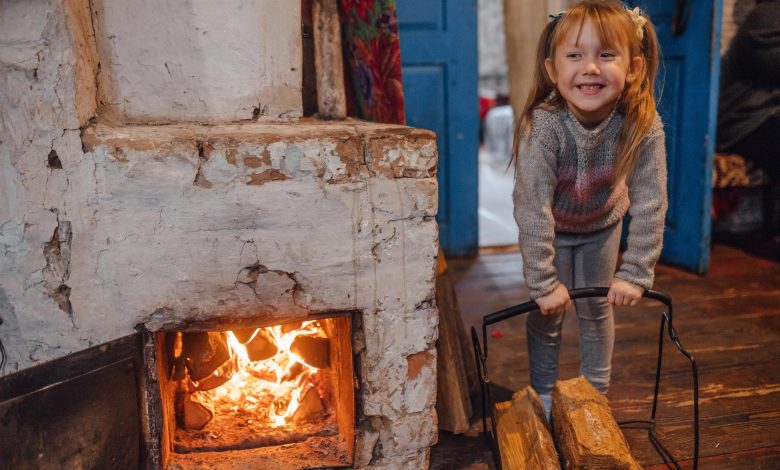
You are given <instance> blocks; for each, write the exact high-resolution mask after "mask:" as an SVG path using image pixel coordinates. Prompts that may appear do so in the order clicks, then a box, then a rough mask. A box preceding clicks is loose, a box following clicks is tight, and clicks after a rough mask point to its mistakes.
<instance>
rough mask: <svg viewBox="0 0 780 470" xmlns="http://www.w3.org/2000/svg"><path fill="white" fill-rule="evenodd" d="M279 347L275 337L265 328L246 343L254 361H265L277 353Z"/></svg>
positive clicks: (250, 356) (248, 352) (248, 353)
mask: <svg viewBox="0 0 780 470" xmlns="http://www.w3.org/2000/svg"><path fill="white" fill-rule="evenodd" d="M278 351H279V348H278V347H277V346H276V343H275V342H274V340H273V338H272V337H271V335H270V334H268V332H266V331H265V330H260V331H258V332H257V334H256V335H255V337H254V338H252V341H250V342H249V344H247V345H246V352H247V355H248V356H249V359H250V360H252V361H265V360H266V359H270V358H272V357H274V356H275V355H276V353H277V352H278Z"/></svg>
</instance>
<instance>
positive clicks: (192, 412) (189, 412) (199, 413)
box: [182, 397, 214, 431]
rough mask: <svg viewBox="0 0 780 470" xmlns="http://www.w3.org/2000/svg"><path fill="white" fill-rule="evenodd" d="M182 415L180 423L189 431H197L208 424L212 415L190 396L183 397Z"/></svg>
mask: <svg viewBox="0 0 780 470" xmlns="http://www.w3.org/2000/svg"><path fill="white" fill-rule="evenodd" d="M183 411H184V413H183V414H184V416H182V425H183V427H184V429H187V430H189V431H199V430H201V429H203V427H204V426H206V425H207V424H208V422H209V421H211V419H212V418H213V417H214V413H212V412H211V410H209V409H208V408H206V407H205V406H204V405H202V404H200V403H198V402H196V401H193V400H192V399H191V398H190V397H187V398H185V399H184V410H183Z"/></svg>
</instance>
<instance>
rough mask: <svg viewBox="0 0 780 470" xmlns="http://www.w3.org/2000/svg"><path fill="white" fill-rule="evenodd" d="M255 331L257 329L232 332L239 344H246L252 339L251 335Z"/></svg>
mask: <svg viewBox="0 0 780 470" xmlns="http://www.w3.org/2000/svg"><path fill="white" fill-rule="evenodd" d="M255 331H257V328H242V329H240V330H233V335H235V337H236V339H237V340H238V342H239V343H241V344H246V342H247V341H249V340H250V339H252V335H253V334H254V332H255Z"/></svg>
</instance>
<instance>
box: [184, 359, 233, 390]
mask: <svg viewBox="0 0 780 470" xmlns="http://www.w3.org/2000/svg"><path fill="white" fill-rule="evenodd" d="M237 369H238V365H237V363H236V357H235V356H234V357H232V358H231V359H230V360H229V361H227V362H225V363H224V364H222V365H221V366H219V367H218V368H217V370H215V371H214V372H213V373H211V374H209V375H208V376H207V377H205V378H203V379H201V380H198V382H197V384H196V383H194V382H193V381H192V380H190V381H189V383H188V389H189V391H190V392H204V391H206V390H212V389H215V388H217V387H219V386H221V385H223V384H224V383H225V382H227V381H229V380H230V379H231V378H232V377H233V373H234V372H235V371H236V370H237Z"/></svg>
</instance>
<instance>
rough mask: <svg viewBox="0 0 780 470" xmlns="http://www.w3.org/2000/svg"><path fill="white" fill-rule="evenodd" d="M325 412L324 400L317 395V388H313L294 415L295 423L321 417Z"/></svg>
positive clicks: (304, 397)
mask: <svg viewBox="0 0 780 470" xmlns="http://www.w3.org/2000/svg"><path fill="white" fill-rule="evenodd" d="M324 412H325V408H324V407H323V406H322V400H321V399H320V396H319V394H318V393H317V388H316V387H311V388H310V389H309V390H308V391H307V392H306V394H305V395H304V396H303V400H301V404H300V406H299V407H298V409H297V410H295V413H293V415H292V419H293V421H299V420H302V419H309V418H313V417H315V416H320V415H322V413H324Z"/></svg>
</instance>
